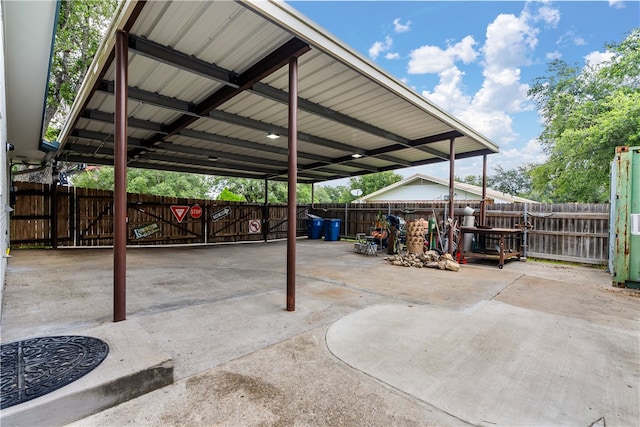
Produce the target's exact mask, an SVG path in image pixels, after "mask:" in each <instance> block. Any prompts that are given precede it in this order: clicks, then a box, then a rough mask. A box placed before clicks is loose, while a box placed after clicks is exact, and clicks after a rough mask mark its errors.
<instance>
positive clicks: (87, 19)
mask: <svg viewBox="0 0 640 427" xmlns="http://www.w3.org/2000/svg"><path fill="white" fill-rule="evenodd" d="M59 4H60V10H59V14H58V26H57V30H56V39H55V41H54V48H53V58H52V63H51V74H50V76H49V88H48V92H47V108H46V111H45V119H44V126H45V129H47V137H48V138H49V139H55V137H57V135H58V133H59V132H60V130H61V129H62V125H63V124H64V121H65V119H66V116H67V114H68V112H69V110H70V108H71V105H73V101H74V99H75V97H76V94H77V93H78V89H79V88H80V85H81V83H82V81H83V79H84V76H85V74H86V73H87V70H88V69H89V66H90V65H91V61H92V60H93V57H94V56H95V54H96V51H97V50H98V47H99V46H100V42H101V41H102V38H103V37H104V34H105V32H106V30H107V27H108V25H109V23H110V22H111V18H112V16H113V13H114V11H115V10H116V6H117V4H118V2H117V0H100V1H95V0H73V1H61V2H60V3H59Z"/></svg>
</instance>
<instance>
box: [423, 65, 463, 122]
mask: <svg viewBox="0 0 640 427" xmlns="http://www.w3.org/2000/svg"><path fill="white" fill-rule="evenodd" d="M463 76H464V73H463V72H462V71H460V70H459V69H458V68H457V67H455V66H454V67H451V68H449V69H448V70H445V71H443V72H442V73H440V83H438V85H437V86H436V87H435V88H434V90H433V92H429V91H423V92H422V96H424V97H425V98H428V99H430V100H431V101H433V102H434V103H435V104H436V105H438V106H439V107H442V108H444V109H445V110H447V111H448V112H450V113H452V114H454V115H457V114H460V113H462V112H464V111H465V110H467V109H468V106H469V105H470V104H471V98H470V97H469V96H467V95H465V94H464V91H463V90H464V85H463V83H462V77H463Z"/></svg>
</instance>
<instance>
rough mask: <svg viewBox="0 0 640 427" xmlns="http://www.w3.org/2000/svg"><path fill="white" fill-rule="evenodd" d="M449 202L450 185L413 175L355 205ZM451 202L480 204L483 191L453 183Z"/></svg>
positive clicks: (500, 198) (497, 195)
mask: <svg viewBox="0 0 640 427" xmlns="http://www.w3.org/2000/svg"><path fill="white" fill-rule="evenodd" d="M486 197H487V198H488V199H491V200H493V202H494V203H537V202H536V201H534V200H529V199H525V198H523V197H518V196H512V195H510V194H506V193H502V192H500V191H495V190H492V189H490V188H487V190H486ZM434 200H449V181H448V180H446V179H442V178H436V177H433V176H429V175H423V174H415V175H412V176H410V177H408V178H405V179H403V180H402V181H398V182H396V183H393V184H391V185H388V186H386V187H384V188H381V189H380V190H378V191H375V192H373V193H371V194H367V195H365V196H363V197H360V198H359V199H357V200H355V201H354V203H368V202H425V201H434ZM454 200H456V201H464V200H476V201H480V200H482V187H479V186H477V185H472V184H467V183H464V182H458V181H456V182H455V183H454Z"/></svg>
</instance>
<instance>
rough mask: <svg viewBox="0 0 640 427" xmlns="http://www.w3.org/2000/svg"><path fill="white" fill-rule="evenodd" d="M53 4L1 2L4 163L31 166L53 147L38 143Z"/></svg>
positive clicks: (51, 38)
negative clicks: (8, 148) (6, 148)
mask: <svg viewBox="0 0 640 427" xmlns="http://www.w3.org/2000/svg"><path fill="white" fill-rule="evenodd" d="M57 10H58V2H57V1H51V0H44V1H6V0H3V1H2V15H3V16H2V20H3V28H4V40H5V45H4V46H3V48H4V66H5V87H6V108H7V143H10V144H12V145H13V146H14V150H13V151H11V152H9V153H8V158H9V159H10V160H11V161H12V162H14V163H16V162H24V163H31V164H37V163H41V162H42V161H43V160H44V159H45V155H46V152H47V151H49V150H54V151H55V149H56V148H57V146H51V145H46V144H44V143H43V139H42V136H43V119H44V111H45V106H46V100H47V98H46V97H47V82H48V79H49V65H50V63H51V52H52V46H53V41H54V36H55V23H56V16H57Z"/></svg>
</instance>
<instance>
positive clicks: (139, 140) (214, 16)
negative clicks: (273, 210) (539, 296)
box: [55, 1, 498, 182]
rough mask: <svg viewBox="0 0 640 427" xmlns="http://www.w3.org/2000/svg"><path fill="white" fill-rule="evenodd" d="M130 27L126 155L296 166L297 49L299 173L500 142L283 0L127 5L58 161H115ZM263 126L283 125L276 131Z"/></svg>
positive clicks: (199, 165)
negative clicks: (291, 66) (292, 130)
mask: <svg viewBox="0 0 640 427" xmlns="http://www.w3.org/2000/svg"><path fill="white" fill-rule="evenodd" d="M119 30H122V31H126V32H127V33H128V34H129V37H128V42H129V58H128V59H129V71H128V74H129V93H128V97H129V114H128V117H129V119H128V159H129V162H128V165H129V166H130V167H140V168H151V169H164V170H174V171H181V172H192V173H202V174H209V175H221V176H239V177H248V178H258V179H274V180H284V179H286V177H287V174H288V169H287V156H288V149H287V146H288V142H287V138H286V135H287V120H288V110H287V100H288V67H287V66H286V64H287V63H288V62H289V59H290V58H291V57H297V58H298V143H297V147H298V152H297V156H298V181H299V182H321V181H327V180H331V179H337V178H344V177H350V176H356V175H362V174H367V173H373V172H382V171H386V170H395V169H399V168H403V167H410V166H419V165H424V164H429V163H434V162H441V161H447V160H449V159H450V155H451V153H450V152H449V151H450V140H451V139H455V141H456V143H455V157H456V158H465V157H473V156H478V155H484V154H491V153H496V152H498V147H497V146H496V145H495V144H493V143H492V142H491V141H489V140H488V139H487V138H485V137H483V136H482V135H480V134H479V133H477V132H476V131H474V130H473V129H471V128H469V127H468V126H466V125H465V124H464V123H462V122H460V121H459V120H457V119H456V118H455V117H453V116H451V115H450V114H448V113H447V112H445V111H443V110H442V109H440V108H438V107H437V106H435V105H434V104H433V103H431V102H429V101H427V100H426V99H424V98H422V97H421V96H419V95H418V94H417V93H415V92H414V91H413V90H411V89H410V88H408V87H407V86H406V85H404V84H403V83H401V82H399V81H398V80H397V79H395V78H393V77H391V76H390V75H388V74H387V73H385V72H384V71H382V70H381V69H380V68H378V67H377V66H376V65H374V64H372V63H371V62H369V61H368V60H366V59H365V58H363V57H362V56H361V55H359V54H358V53H356V52H354V51H353V50H351V49H350V48H348V47H347V46H345V45H344V44H343V43H341V42H340V41H338V40H337V39H336V38H335V37H333V36H331V35H330V34H328V33H327V32H326V31H324V30H322V29H320V28H318V27H316V26H314V25H313V24H311V23H310V21H309V20H308V19H306V18H305V17H304V16H302V15H301V14H300V13H299V12H297V11H296V10H295V9H293V8H291V7H290V6H289V5H287V4H286V3H283V2H273V1H241V2H240V1H239V2H229V1H202V2H197V1H190V2H183V1H174V2H164V1H163V2H146V3H145V2H140V1H129V2H126V3H122V4H121V5H120V7H119V9H118V12H117V15H116V19H115V20H114V22H113V23H112V25H111V27H110V28H109V31H108V33H107V36H106V38H105V40H104V42H103V45H102V46H101V48H100V50H99V52H98V54H97V55H96V57H95V59H94V63H93V64H92V66H91V69H90V70H89V73H88V74H87V77H86V79H85V81H84V83H83V85H82V88H81V90H80V93H79V95H78V98H77V99H76V102H75V103H74V106H73V108H72V112H71V116H70V117H69V120H68V121H67V123H66V125H65V127H64V129H63V131H62V133H61V138H60V141H61V144H60V149H59V150H58V152H57V153H56V154H55V158H56V160H59V161H68V162H76V163H90V164H113V161H114V141H113V133H114V131H113V127H114V125H113V117H114V96H113V94H114V80H115V63H114V61H113V57H114V40H115V34H116V32H117V31H119ZM267 133H275V134H279V135H280V138H278V139H267V138H266V136H267Z"/></svg>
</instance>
